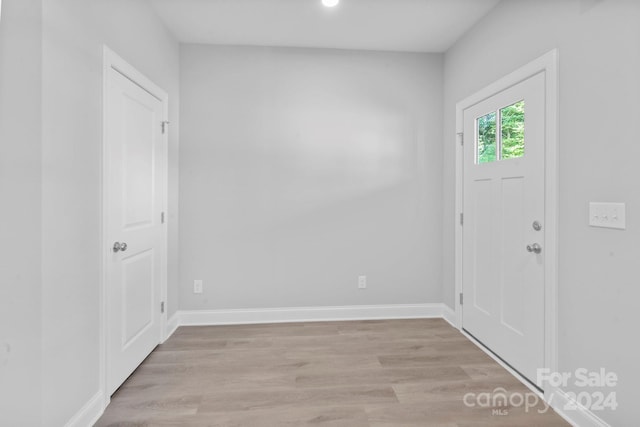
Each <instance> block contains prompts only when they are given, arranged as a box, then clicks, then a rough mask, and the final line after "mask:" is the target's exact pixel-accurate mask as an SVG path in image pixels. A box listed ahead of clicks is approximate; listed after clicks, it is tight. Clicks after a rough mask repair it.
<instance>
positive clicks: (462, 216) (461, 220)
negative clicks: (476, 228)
mask: <svg viewBox="0 0 640 427" xmlns="http://www.w3.org/2000/svg"><path fill="white" fill-rule="evenodd" d="M460 225H464V214H463V213H460Z"/></svg>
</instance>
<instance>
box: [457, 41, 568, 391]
mask: <svg viewBox="0 0 640 427" xmlns="http://www.w3.org/2000/svg"><path fill="white" fill-rule="evenodd" d="M540 72H544V73H545V159H544V160H545V172H544V178H545V212H544V224H545V227H544V233H545V237H544V240H545V248H544V252H543V254H544V262H545V278H544V292H545V298H544V307H545V316H544V322H545V325H544V334H545V338H544V340H545V354H544V365H545V366H544V368H547V369H549V370H551V371H552V372H556V371H557V368H558V355H557V353H558V344H557V335H558V333H557V317H558V313H557V294H558V291H557V286H558V285H557V284H558V253H557V247H558V117H557V116H558V51H557V49H554V50H552V51H550V52H548V53H546V54H545V55H543V56H541V57H539V58H537V59H535V60H534V61H532V62H530V63H528V64H526V65H524V66H522V67H520V68H519V69H517V70H516V71H514V72H512V73H510V74H508V75H506V76H504V77H502V78H501V79H499V80H498V81H496V82H494V83H493V84H491V85H489V86H487V87H485V88H484V89H482V90H480V91H478V92H476V93H475V94H473V95H471V96H469V97H467V98H465V99H464V100H462V101H460V102H458V103H457V104H456V191H455V197H456V199H455V206H456V208H455V212H456V221H455V321H456V327H457V328H458V329H460V330H461V331H462V305H461V303H460V294H461V293H462V274H463V264H462V253H463V232H464V225H462V224H461V223H460V220H459V218H460V215H462V214H463V211H462V209H463V195H464V193H463V192H464V185H463V184H464V150H463V145H462V144H463V140H462V139H463V130H464V115H463V114H464V110H465V109H467V108H469V107H471V106H473V105H475V104H477V103H478V102H481V101H483V100H485V99H487V98H490V97H491V96H493V95H495V94H497V93H499V92H501V91H503V90H505V89H508V88H510V87H512V86H514V85H516V84H518V83H520V82H522V81H524V80H527V79H528V78H530V77H532V76H534V75H536V74H538V73H540ZM467 141H468V143H471V137H468V138H467ZM467 141H464V143H467ZM465 335H467V334H465ZM467 336H468V335H467ZM470 338H471V337H470ZM473 341H474V342H476V341H475V340H473ZM476 343H477V342H476ZM477 344H479V343H477ZM503 365H504V364H503ZM504 366H505V367H507V368H508V369H509V371H510V372H511V373H512V374H514V375H515V376H516V377H517V378H518V379H520V381H521V382H523V383H524V384H525V385H526V386H527V387H529V388H531V385H530V383H529V382H528V381H527V380H526V379H525V378H524V377H522V376H520V375H519V374H518V373H517V372H516V371H514V370H512V369H510V368H509V367H508V366H506V365H504ZM543 388H544V390H545V396H550V395H551V393H552V392H553V390H552V387H543ZM534 391H536V392H537V390H534Z"/></svg>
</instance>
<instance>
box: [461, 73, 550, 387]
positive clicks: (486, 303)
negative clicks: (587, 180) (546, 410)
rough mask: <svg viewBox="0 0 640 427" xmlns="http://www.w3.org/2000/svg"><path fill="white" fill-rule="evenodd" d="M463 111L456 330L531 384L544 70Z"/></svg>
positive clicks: (538, 288) (540, 338)
mask: <svg viewBox="0 0 640 427" xmlns="http://www.w3.org/2000/svg"><path fill="white" fill-rule="evenodd" d="M463 114H464V148H463V150H464V169H463V174H464V178H463V182H464V189H463V197H464V200H463V212H464V226H463V297H464V301H463V305H462V307H463V308H462V310H463V328H464V329H465V330H466V331H467V332H469V333H470V334H471V335H473V336H474V337H475V338H476V339H477V340H479V341H480V342H481V343H483V344H484V345H485V346H486V347H488V348H489V349H490V350H491V351H493V352H494V353H495V354H496V355H498V356H499V357H500V358H502V359H503V360H504V361H505V362H506V363H508V364H509V365H510V366H512V367H513V368H514V369H515V370H517V371H518V372H520V373H521V374H522V375H523V376H524V377H526V378H528V379H529V380H530V381H531V382H533V383H534V384H535V383H536V377H537V369H538V368H542V367H543V366H544V354H545V352H544V351H545V349H544V343H545V341H544V330H545V329H544V328H545V323H544V307H545V306H544V277H545V265H544V257H543V254H542V253H541V251H544V245H545V241H544V213H545V206H544V203H545V193H544V191H545V185H544V184H545V183H544V171H545V169H544V168H545V160H544V159H545V153H544V150H545V79H544V73H539V74H537V75H535V76H533V77H530V78H528V79H527V80H525V81H523V82H521V83H519V84H517V85H515V86H512V87H510V88H509V89H506V90H504V91H501V92H499V93H496V94H494V95H493V96H491V97H489V98H487V99H485V100H484V101H481V102H479V103H477V104H475V105H473V106H471V107H469V108H467V109H465V110H464V112H463ZM539 251H540V253H538V252H539ZM537 385H538V386H541V384H537Z"/></svg>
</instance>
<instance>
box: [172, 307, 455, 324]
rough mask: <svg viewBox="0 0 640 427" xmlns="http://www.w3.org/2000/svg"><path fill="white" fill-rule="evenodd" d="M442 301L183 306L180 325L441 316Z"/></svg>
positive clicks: (180, 313) (180, 312)
mask: <svg viewBox="0 0 640 427" xmlns="http://www.w3.org/2000/svg"><path fill="white" fill-rule="evenodd" d="M443 309H444V304H395V305H355V306H338V307H293V308H258V309H233V310H185V311H179V312H178V313H177V316H178V319H179V322H178V324H179V326H197V325H241V324H253V323H287V322H330V321H340V320H376V319H425V318H436V317H443Z"/></svg>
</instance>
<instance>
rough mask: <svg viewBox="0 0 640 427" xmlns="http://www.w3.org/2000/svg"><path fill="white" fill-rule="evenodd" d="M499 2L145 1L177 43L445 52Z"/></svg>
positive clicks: (343, 0)
mask: <svg viewBox="0 0 640 427" xmlns="http://www.w3.org/2000/svg"><path fill="white" fill-rule="evenodd" d="M499 1H500V0H341V2H340V4H339V5H338V6H337V7H335V8H331V9H330V8H325V7H323V6H322V4H321V0H150V2H151V4H152V5H153V6H154V7H155V8H156V10H157V13H158V15H159V16H160V18H161V19H163V20H164V21H165V23H166V25H167V27H168V28H169V29H170V30H171V31H172V32H173V33H174V34H175V36H176V37H177V38H178V40H180V41H181V42H183V43H205V44H222V45H251V46H286V47H316V48H337V49H365V50H388V51H403V52H444V51H445V50H447V49H448V48H449V47H450V46H451V45H452V44H453V43H454V42H455V41H456V40H457V39H458V38H459V37H460V36H461V35H462V34H463V33H465V32H466V31H467V30H468V29H469V28H471V27H472V26H473V25H474V24H475V23H476V22H477V21H478V20H479V19H480V18H482V17H483V16H484V15H486V14H487V13H488V12H489V11H490V10H491V8H493V7H494V6H495V5H496V4H497V3H498V2H499Z"/></svg>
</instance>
